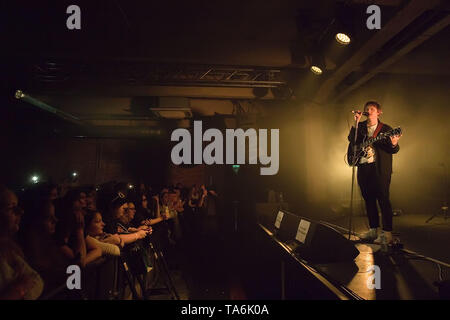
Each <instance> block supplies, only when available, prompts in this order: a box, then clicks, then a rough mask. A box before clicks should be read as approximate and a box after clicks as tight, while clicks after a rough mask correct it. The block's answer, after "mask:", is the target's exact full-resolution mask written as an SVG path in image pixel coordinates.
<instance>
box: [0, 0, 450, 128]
mask: <svg viewBox="0 0 450 320" xmlns="http://www.w3.org/2000/svg"><path fill="white" fill-rule="evenodd" d="M367 3H368V1H363V0H353V1H253V0H251V1H234V0H233V1H226V2H222V3H218V2H214V1H206V0H205V1H198V0H191V1H165V2H164V4H161V2H160V1H147V2H145V4H139V5H137V4H133V3H131V2H130V1H123V0H114V1H106V0H103V1H95V2H94V1H39V2H30V1H27V2H25V1H15V2H14V3H9V4H7V5H6V6H7V8H6V10H4V12H5V13H6V16H5V17H4V19H3V21H6V25H7V26H8V32H7V34H6V37H7V40H6V41H7V42H6V43H8V46H7V53H9V54H8V55H7V59H6V60H5V61H4V63H5V67H6V70H7V71H8V72H6V73H4V74H3V75H2V80H4V81H5V80H6V82H7V84H8V86H9V89H10V90H13V91H14V90H16V89H21V90H23V91H24V92H26V93H27V94H28V95H29V96H32V97H33V98H35V99H37V100H39V101H41V102H44V103H45V104H46V105H49V106H51V107H54V108H56V109H58V110H61V111H64V112H67V113H70V114H72V115H74V116H76V117H78V118H80V119H84V120H85V121H86V122H87V123H89V124H90V125H94V124H95V125H96V126H101V125H105V126H106V125H111V123H112V122H111V121H113V120H111V119H108V117H110V118H111V117H115V119H114V121H116V122H114V123H117V121H120V119H121V117H122V120H123V121H125V122H123V123H124V124H126V125H130V126H133V125H136V121H138V122H139V117H141V118H142V119H141V120H142V121H147V120H152V119H151V114H150V113H149V114H146V113H144V114H142V112H141V113H139V112H136V110H140V109H139V108H140V107H139V103H137V101H141V102H142V101H143V103H141V104H142V105H144V106H147V109H148V106H159V107H161V106H162V107H169V106H171V105H170V103H172V104H175V105H172V106H177V105H176V104H181V105H182V106H186V105H187V106H189V107H191V108H192V110H193V112H194V115H201V116H205V115H214V114H217V113H218V114H235V113H236V101H241V102H240V103H241V104H245V103H246V102H248V101H252V100H257V101H264V100H281V101H287V100H292V99H297V101H298V102H300V103H301V100H302V97H303V95H302V92H301V90H302V88H303V87H302V86H300V85H299V84H300V83H302V81H305V80H307V79H309V78H310V77H312V75H311V73H310V72H309V67H310V64H311V57H312V56H313V55H314V54H317V53H322V54H324V56H325V62H326V70H325V72H324V74H323V75H322V76H320V77H317V76H313V77H315V79H314V81H315V82H316V85H315V86H314V87H313V90H314V92H316V97H315V99H314V100H315V101H317V102H318V103H326V102H329V101H333V100H336V99H341V98H343V97H344V96H345V95H348V94H349V93H350V92H351V91H352V90H355V89H356V88H357V87H359V86H361V85H363V84H364V83H365V82H367V81H368V80H370V79H371V78H372V77H375V76H376V75H377V74H380V73H383V74H392V75H397V74H407V75H410V76H428V75H430V76H443V77H449V76H450V59H448V58H447V57H448V56H450V48H449V41H448V39H449V35H450V28H449V26H448V25H449V24H450V21H449V12H450V6H449V2H448V1H439V0H430V1H420V0H410V1H408V0H405V1H402V0H385V1H382V0H379V1H370V3H376V4H378V5H379V6H380V7H381V12H382V28H381V30H376V31H373V30H368V29H367V28H366V27H365V22H366V19H367V17H368V15H367V14H366V13H365V10H366V8H367V6H368V5H367ZM71 4H77V5H78V6H79V7H80V9H81V30H68V29H67V28H66V19H67V17H68V16H69V15H68V14H66V13H65V11H66V8H67V7H68V6H69V5H71ZM337 21H340V22H342V23H343V24H345V25H346V26H348V27H350V28H351V29H352V30H353V35H354V41H353V42H352V44H351V45H350V46H348V47H342V46H339V45H337V44H336V43H335V42H334V40H333V39H332V36H333V28H334V27H335V26H336V25H337V23H338V22H337ZM308 88H309V87H308ZM338 92H339V93H338ZM145 97H147V98H145ZM155 97H156V98H155ZM157 97H177V98H180V99H186V100H180V99H179V100H165V101H166V103H165V104H161V103H159V101H161V100H159V98H157ZM167 101H169V102H167ZM170 101H172V102H170ZM174 101H176V102H174ZM262 103H263V102H262ZM133 106H134V107H133ZM136 106H137V109H136ZM244 109H245V108H244ZM42 112H44V111H42ZM130 117H133V121H135V122H133V123H130V122H129V121H130ZM145 117H147V118H145ZM144 118H145V119H144ZM153 120H154V119H153ZM108 121H109V122H108ZM143 124H144V122H142V123H141V124H140V125H143ZM138 125H139V124H138Z"/></svg>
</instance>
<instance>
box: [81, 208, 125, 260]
mask: <svg viewBox="0 0 450 320" xmlns="http://www.w3.org/2000/svg"><path fill="white" fill-rule="evenodd" d="M85 223H86V238H90V239H92V241H95V242H96V243H97V245H98V246H99V247H100V248H101V249H102V255H104V256H105V255H107V256H120V249H121V248H123V246H124V245H125V242H124V241H123V240H122V238H121V237H120V236H119V235H118V234H108V233H105V232H104V231H103V228H104V227H105V223H104V222H103V220H102V215H101V213H100V212H98V211H95V210H87V212H86V216H85Z"/></svg>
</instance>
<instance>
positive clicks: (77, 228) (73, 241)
mask: <svg viewBox="0 0 450 320" xmlns="http://www.w3.org/2000/svg"><path fill="white" fill-rule="evenodd" d="M86 205H87V204H86V194H85V193H84V192H82V191H80V190H79V189H73V190H70V191H69V192H67V194H66V196H65V197H64V199H63V200H62V208H60V215H59V220H60V221H59V223H58V224H57V226H56V239H57V241H58V244H59V245H60V248H61V251H62V252H63V254H64V255H65V256H66V257H67V258H68V259H69V260H71V261H74V262H75V263H76V264H80V265H81V266H82V267H85V266H86V265H87V264H89V263H91V262H93V261H94V260H96V259H98V258H100V257H101V255H102V251H101V249H100V248H99V247H98V246H97V245H96V244H95V243H94V242H93V241H88V240H86V239H85V236H84V214H85V209H86Z"/></svg>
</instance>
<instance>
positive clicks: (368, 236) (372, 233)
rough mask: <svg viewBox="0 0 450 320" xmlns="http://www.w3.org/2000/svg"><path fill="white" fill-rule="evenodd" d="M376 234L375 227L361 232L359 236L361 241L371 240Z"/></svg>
mask: <svg viewBox="0 0 450 320" xmlns="http://www.w3.org/2000/svg"><path fill="white" fill-rule="evenodd" d="M377 236H378V229H377V228H371V229H370V230H369V231H367V232H366V233H363V234H362V235H361V236H360V237H359V238H360V239H361V240H363V241H372V240H374V239H376V238H377Z"/></svg>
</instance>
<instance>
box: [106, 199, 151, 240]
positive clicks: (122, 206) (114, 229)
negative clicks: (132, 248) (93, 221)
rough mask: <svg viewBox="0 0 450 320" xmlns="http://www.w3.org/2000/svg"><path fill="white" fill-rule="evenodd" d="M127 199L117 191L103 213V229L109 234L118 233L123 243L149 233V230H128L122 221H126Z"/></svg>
mask: <svg viewBox="0 0 450 320" xmlns="http://www.w3.org/2000/svg"><path fill="white" fill-rule="evenodd" d="M127 210H128V200H127V199H126V198H125V195H124V194H123V193H120V192H119V193H118V194H117V196H116V197H114V198H113V200H112V201H110V203H109V206H108V210H107V212H106V214H105V223H106V225H105V230H106V232H107V233H110V234H116V233H117V234H119V236H120V238H121V239H122V240H123V241H124V243H125V244H128V243H132V242H135V241H137V240H140V239H143V238H145V237H146V236H147V234H149V233H150V230H138V231H136V232H129V231H128V227H126V226H124V225H123V223H124V222H127V221H128V217H127V212H126V211H127Z"/></svg>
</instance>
